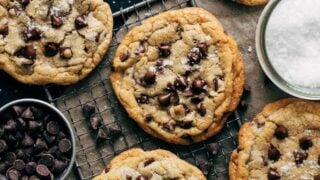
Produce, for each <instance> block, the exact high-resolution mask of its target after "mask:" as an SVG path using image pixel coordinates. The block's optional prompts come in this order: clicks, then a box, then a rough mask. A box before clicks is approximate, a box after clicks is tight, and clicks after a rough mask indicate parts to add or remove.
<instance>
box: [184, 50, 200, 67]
mask: <svg viewBox="0 0 320 180" xmlns="http://www.w3.org/2000/svg"><path fill="white" fill-rule="evenodd" d="M187 57H188V59H189V61H188V63H189V64H190V65H191V66H192V65H195V64H199V63H200V61H201V58H202V55H201V52H200V50H199V48H192V49H191V51H190V52H189V53H188V55H187Z"/></svg>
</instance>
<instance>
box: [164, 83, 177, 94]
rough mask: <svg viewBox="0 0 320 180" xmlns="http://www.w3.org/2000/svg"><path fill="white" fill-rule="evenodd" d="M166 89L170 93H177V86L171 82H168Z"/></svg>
mask: <svg viewBox="0 0 320 180" xmlns="http://www.w3.org/2000/svg"><path fill="white" fill-rule="evenodd" d="M164 90H165V91H167V92H170V93H176V88H175V87H174V85H173V84H172V83H171V82H168V83H167V86H166V87H165V88H164Z"/></svg>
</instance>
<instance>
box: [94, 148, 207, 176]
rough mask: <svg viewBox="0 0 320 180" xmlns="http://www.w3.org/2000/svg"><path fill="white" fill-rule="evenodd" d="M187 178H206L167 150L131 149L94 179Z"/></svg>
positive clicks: (114, 160)
mask: <svg viewBox="0 0 320 180" xmlns="http://www.w3.org/2000/svg"><path fill="white" fill-rule="evenodd" d="M106 179H113V180H120V179H132V180H134V179H136V180H148V179H186V180H205V179H206V178H205V177H204V175H203V174H202V173H201V171H200V170H199V169H198V168H196V167H194V166H192V165H191V164H189V163H187V162H185V161H183V160H181V159H179V158H178V157H177V156H176V155H174V154H172V153H171V152H169V151H166V150H161V149H158V150H154V151H143V150H142V149H131V150H128V151H125V152H123V153H121V154H120V155H119V156H117V157H115V158H114V159H113V160H112V161H111V163H110V164H109V165H108V166H107V167H106V169H105V171H104V172H102V173H101V175H99V176H97V177H95V178H94V180H106Z"/></svg>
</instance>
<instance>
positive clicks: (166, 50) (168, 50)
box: [159, 44, 171, 57]
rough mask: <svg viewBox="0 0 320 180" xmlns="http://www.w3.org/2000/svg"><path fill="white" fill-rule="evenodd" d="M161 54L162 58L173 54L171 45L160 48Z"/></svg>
mask: <svg viewBox="0 0 320 180" xmlns="http://www.w3.org/2000/svg"><path fill="white" fill-rule="evenodd" d="M159 54H160V56H162V57H167V56H169V55H170V54H171V47H170V46H169V45H166V44H163V45H160V46H159Z"/></svg>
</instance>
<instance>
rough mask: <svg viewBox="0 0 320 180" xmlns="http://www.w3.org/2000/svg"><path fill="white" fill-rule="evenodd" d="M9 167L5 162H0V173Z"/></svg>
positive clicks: (3, 172)
mask: <svg viewBox="0 0 320 180" xmlns="http://www.w3.org/2000/svg"><path fill="white" fill-rule="evenodd" d="M8 168H9V165H8V164H7V163H5V162H0V173H1V174H5V173H6V171H7V169H8Z"/></svg>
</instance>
